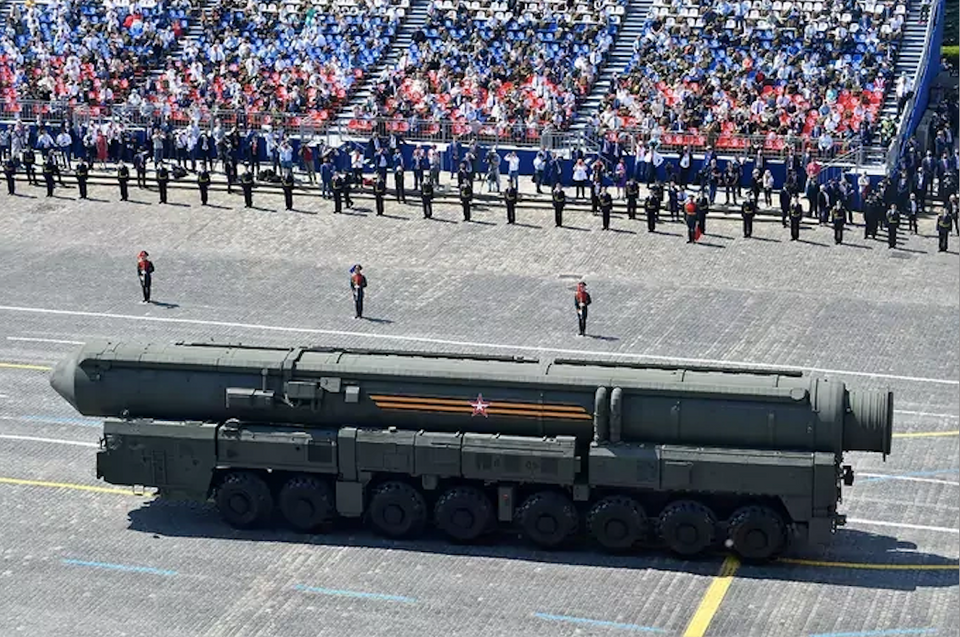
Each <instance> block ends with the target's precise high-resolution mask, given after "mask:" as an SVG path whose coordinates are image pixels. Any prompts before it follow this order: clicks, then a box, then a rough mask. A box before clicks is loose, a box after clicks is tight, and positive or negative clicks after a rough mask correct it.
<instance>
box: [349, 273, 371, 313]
mask: <svg viewBox="0 0 960 637" xmlns="http://www.w3.org/2000/svg"><path fill="white" fill-rule="evenodd" d="M366 287H367V277H365V276H363V267H361V265H360V264H359V263H358V264H356V265H355V266H353V267H352V268H350V290H351V291H352V292H353V306H354V310H355V314H354V317H353V318H355V319H360V318H363V296H364V289H365V288H366Z"/></svg>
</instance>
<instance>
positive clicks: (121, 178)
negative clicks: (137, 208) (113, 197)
mask: <svg viewBox="0 0 960 637" xmlns="http://www.w3.org/2000/svg"><path fill="white" fill-rule="evenodd" d="M117 184H118V185H119V186H120V201H129V199H130V186H129V184H130V169H129V168H127V165H126V164H125V163H123V160H121V161H120V165H119V166H117Z"/></svg>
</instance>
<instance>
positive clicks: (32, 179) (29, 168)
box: [21, 146, 40, 186]
mask: <svg viewBox="0 0 960 637" xmlns="http://www.w3.org/2000/svg"><path fill="white" fill-rule="evenodd" d="M21 158H22V159H23V172H24V173H26V175H27V183H29V184H30V185H33V186H39V185H40V182H38V181H37V170H36V163H37V156H36V155H35V154H34V152H33V149H32V148H30V147H29V146H27V147H26V148H24V149H23V154H22V155H21Z"/></svg>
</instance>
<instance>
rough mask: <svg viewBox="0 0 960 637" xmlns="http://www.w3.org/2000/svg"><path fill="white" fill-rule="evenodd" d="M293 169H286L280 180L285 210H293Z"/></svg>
mask: <svg viewBox="0 0 960 637" xmlns="http://www.w3.org/2000/svg"><path fill="white" fill-rule="evenodd" d="M293 184H294V181H293V168H287V170H286V171H285V172H284V173H283V178H282V179H281V180H280V186H281V187H282V188H283V204H284V207H285V208H286V209H287V210H293Z"/></svg>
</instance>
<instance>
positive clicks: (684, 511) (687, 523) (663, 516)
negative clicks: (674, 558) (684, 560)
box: [657, 500, 717, 557]
mask: <svg viewBox="0 0 960 637" xmlns="http://www.w3.org/2000/svg"><path fill="white" fill-rule="evenodd" d="M716 529H717V518H716V516H714V514H713V511H711V510H710V509H709V508H708V507H706V506H704V505H702V504H700V503H699V502H694V501H692V500H680V501H678V502H672V503H670V504H668V505H667V507H666V508H665V509H664V510H663V511H662V512H661V513H660V517H659V518H658V519H657V533H658V535H659V536H660V538H661V539H662V540H663V541H664V542H665V543H666V545H667V548H669V549H670V550H671V551H673V552H674V553H676V554H678V555H682V556H684V557H690V556H692V555H696V554H697V553H699V552H701V551H703V550H704V549H706V548H708V547H710V546H711V545H712V544H713V542H714V539H715V536H716Z"/></svg>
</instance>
